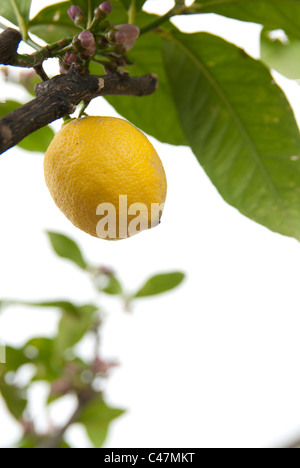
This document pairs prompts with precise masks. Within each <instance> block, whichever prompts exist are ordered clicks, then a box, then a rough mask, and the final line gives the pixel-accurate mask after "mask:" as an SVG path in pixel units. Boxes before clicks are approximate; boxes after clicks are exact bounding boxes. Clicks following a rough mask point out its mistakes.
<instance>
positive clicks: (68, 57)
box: [64, 52, 77, 65]
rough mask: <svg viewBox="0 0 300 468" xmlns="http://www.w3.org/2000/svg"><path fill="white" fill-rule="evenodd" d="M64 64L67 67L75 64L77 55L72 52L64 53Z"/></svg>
mask: <svg viewBox="0 0 300 468" xmlns="http://www.w3.org/2000/svg"><path fill="white" fill-rule="evenodd" d="M64 62H65V63H66V64H67V65H72V63H76V62H77V55H76V54H74V52H66V55H65V59H64Z"/></svg>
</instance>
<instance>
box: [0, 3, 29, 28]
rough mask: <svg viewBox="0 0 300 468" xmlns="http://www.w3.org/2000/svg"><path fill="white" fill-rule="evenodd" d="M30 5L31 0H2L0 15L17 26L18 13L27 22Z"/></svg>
mask: <svg viewBox="0 0 300 468" xmlns="http://www.w3.org/2000/svg"><path fill="white" fill-rule="evenodd" d="M30 7H31V0H2V1H1V2H0V16H3V18H5V19H7V20H8V21H10V22H11V23H13V24H15V25H16V26H18V25H19V22H18V16H19V15H20V16H21V18H23V20H24V22H25V24H27V23H28V20H29V13H30Z"/></svg>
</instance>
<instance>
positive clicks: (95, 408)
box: [78, 395, 124, 448]
mask: <svg viewBox="0 0 300 468" xmlns="http://www.w3.org/2000/svg"><path fill="white" fill-rule="evenodd" d="M123 413H124V411H123V410H121V409H116V408H111V407H109V406H107V404H106V403H105V402H104V401H103V399H102V396H101V395H99V396H97V397H96V398H95V399H94V400H93V401H92V402H90V403H88V404H87V405H86V406H85V408H84V410H83V412H82V413H81V416H80V418H79V420H78V422H79V423H82V424H83V425H84V427H85V429H86V431H87V434H88V436H89V438H90V439H91V441H92V443H93V445H94V446H95V447H96V448H100V447H102V445H103V444H104V442H105V439H106V436H107V433H108V429H109V425H110V423H111V422H112V420H113V419H115V418H118V417H119V416H121V415H122V414H123Z"/></svg>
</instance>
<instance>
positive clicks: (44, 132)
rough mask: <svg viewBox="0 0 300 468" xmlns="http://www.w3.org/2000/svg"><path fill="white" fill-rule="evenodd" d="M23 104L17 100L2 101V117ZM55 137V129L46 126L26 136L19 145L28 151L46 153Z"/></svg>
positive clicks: (0, 112) (0, 108) (0, 104)
mask: <svg viewBox="0 0 300 468" xmlns="http://www.w3.org/2000/svg"><path fill="white" fill-rule="evenodd" d="M21 105H22V104H21V103H19V102H16V101H6V102H4V103H0V118H1V117H4V116H5V115H7V114H9V113H10V112H12V111H14V110H15V109H18V108H19V107H20V106H21ZM53 138H54V132H53V130H52V129H51V128H50V127H49V126H46V127H43V128H41V129H39V130H37V131H36V132H34V133H32V134H31V135H29V136H27V137H26V138H24V139H23V140H22V141H20V143H18V146H20V147H21V148H23V149H25V150H27V151H37V152H40V153H45V151H46V150H47V148H48V146H49V145H50V143H51V141H52V140H53Z"/></svg>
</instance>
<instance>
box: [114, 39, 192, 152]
mask: <svg viewBox="0 0 300 468" xmlns="http://www.w3.org/2000/svg"><path fill="white" fill-rule="evenodd" d="M128 57H129V59H130V61H131V62H132V63H133V65H132V66H130V67H128V70H129V72H130V74H131V75H132V76H135V75H136V76H139V75H144V74H148V73H156V74H157V76H158V80H159V88H158V89H157V90H156V91H155V93H154V94H152V95H151V96H144V97H141V98H140V97H129V96H110V97H107V98H106V99H107V101H108V102H109V103H110V104H111V105H112V106H113V107H114V108H115V109H116V111H117V112H118V113H119V114H121V115H122V116H123V117H125V118H126V119H128V120H129V121H130V122H131V123H133V124H134V125H136V126H137V127H139V128H140V129H141V130H143V131H144V132H146V133H148V134H149V135H152V136H154V137H155V138H157V139H158V140H160V141H162V142H165V143H170V144H173V145H185V144H187V142H186V139H185V137H184V136H183V132H182V129H181V126H180V123H179V118H178V113H177V110H176V107H175V104H174V100H173V97H172V92H171V88H170V85H169V83H168V80H167V76H166V73H165V70H164V66H163V58H162V39H161V37H160V36H159V35H158V34H155V33H152V32H150V33H148V34H144V35H143V36H141V37H140V38H139V39H138V40H137V42H136V44H135V46H134V48H133V49H132V50H131V51H130V52H129V53H128Z"/></svg>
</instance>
